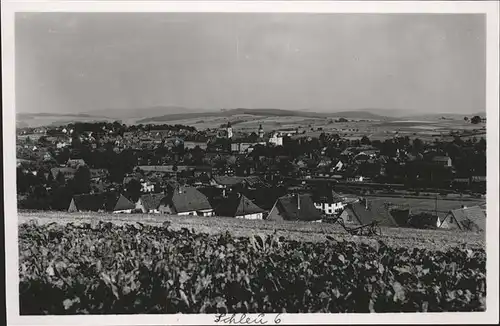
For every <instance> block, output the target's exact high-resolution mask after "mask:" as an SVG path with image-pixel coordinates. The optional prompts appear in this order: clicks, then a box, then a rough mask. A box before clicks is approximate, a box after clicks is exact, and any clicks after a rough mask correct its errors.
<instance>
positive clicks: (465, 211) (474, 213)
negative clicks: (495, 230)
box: [450, 206, 486, 231]
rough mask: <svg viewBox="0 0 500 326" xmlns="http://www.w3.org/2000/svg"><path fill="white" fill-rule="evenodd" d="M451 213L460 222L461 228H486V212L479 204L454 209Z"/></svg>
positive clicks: (473, 229)
mask: <svg viewBox="0 0 500 326" xmlns="http://www.w3.org/2000/svg"><path fill="white" fill-rule="evenodd" d="M450 213H451V215H453V217H454V218H455V220H456V221H457V222H458V223H459V224H460V228H461V229H463V230H467V231H484V230H486V213H485V212H484V210H483V209H481V207H479V206H472V207H468V208H459V209H454V210H452V211H451V212H450Z"/></svg>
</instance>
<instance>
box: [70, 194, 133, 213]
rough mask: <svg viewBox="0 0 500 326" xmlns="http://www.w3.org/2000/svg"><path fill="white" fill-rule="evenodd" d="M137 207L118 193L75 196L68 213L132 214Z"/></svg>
mask: <svg viewBox="0 0 500 326" xmlns="http://www.w3.org/2000/svg"><path fill="white" fill-rule="evenodd" d="M134 208H135V205H134V204H133V203H132V202H131V201H130V200H128V199H127V198H125V196H123V195H122V194H120V193H117V192H107V193H100V194H82V195H75V196H73V199H72V200H71V203H70V204H69V208H68V212H113V213H131V212H132V210H133V209H134Z"/></svg>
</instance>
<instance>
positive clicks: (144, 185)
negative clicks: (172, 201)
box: [140, 179, 155, 193]
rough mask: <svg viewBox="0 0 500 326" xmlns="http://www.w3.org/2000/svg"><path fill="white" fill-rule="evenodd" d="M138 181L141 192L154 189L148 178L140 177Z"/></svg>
mask: <svg viewBox="0 0 500 326" xmlns="http://www.w3.org/2000/svg"><path fill="white" fill-rule="evenodd" d="M140 183H141V192H144V193H147V192H154V191H155V185H154V183H153V182H151V181H150V180H144V179H141V180H140Z"/></svg>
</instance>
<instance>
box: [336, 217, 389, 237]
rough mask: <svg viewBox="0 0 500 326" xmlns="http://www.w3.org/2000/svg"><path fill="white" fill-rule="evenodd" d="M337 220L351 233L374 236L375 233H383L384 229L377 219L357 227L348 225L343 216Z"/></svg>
mask: <svg viewBox="0 0 500 326" xmlns="http://www.w3.org/2000/svg"><path fill="white" fill-rule="evenodd" d="M336 222H338V223H339V224H340V225H342V227H343V228H344V230H346V232H347V233H349V234H351V235H362V236H373V235H382V229H381V228H380V226H379V225H378V222H377V221H373V222H371V223H368V224H364V225H359V226H355V227H348V226H346V225H345V223H344V220H343V219H341V218H337V219H336Z"/></svg>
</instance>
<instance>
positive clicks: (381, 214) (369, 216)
mask: <svg viewBox="0 0 500 326" xmlns="http://www.w3.org/2000/svg"><path fill="white" fill-rule="evenodd" d="M396 212H397V213H398V214H397V215H396V214H394V213H395V212H393V211H392V210H391V205H386V204H385V203H383V202H381V201H372V202H370V201H369V200H367V199H362V200H358V201H356V202H353V203H349V204H348V205H346V207H345V209H344V211H343V212H342V213H341V214H340V217H341V218H342V220H343V222H344V223H345V224H346V225H349V224H351V225H366V224H370V223H372V222H377V223H378V224H379V225H381V226H388V227H397V226H405V225H406V224H407V221H408V218H409V216H410V211H409V210H401V209H398V210H397V211H396Z"/></svg>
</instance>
